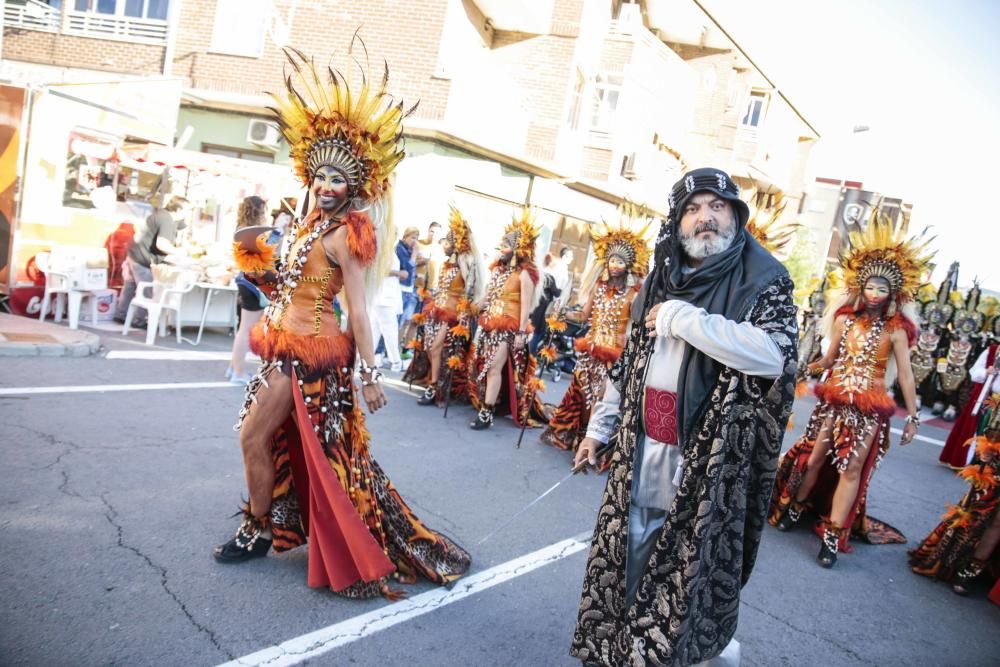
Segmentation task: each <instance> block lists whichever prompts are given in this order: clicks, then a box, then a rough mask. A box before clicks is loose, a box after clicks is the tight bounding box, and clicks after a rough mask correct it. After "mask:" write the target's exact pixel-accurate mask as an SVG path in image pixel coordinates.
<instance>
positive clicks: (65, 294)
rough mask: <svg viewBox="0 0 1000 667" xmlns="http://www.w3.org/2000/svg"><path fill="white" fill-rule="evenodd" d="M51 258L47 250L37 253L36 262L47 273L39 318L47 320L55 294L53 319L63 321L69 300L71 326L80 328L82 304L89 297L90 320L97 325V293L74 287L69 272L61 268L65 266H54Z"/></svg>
mask: <svg viewBox="0 0 1000 667" xmlns="http://www.w3.org/2000/svg"><path fill="white" fill-rule="evenodd" d="M51 260H52V257H51V255H50V253H47V252H40V253H38V254H37V255H35V263H36V264H37V265H38V268H39V269H41V271H42V273H44V274H45V292H44V295H43V296H42V307H41V310H40V311H39V313H38V319H39V320H40V321H44V320H45V315H46V314H47V313H48V312H49V306H50V305H53V304H52V295H55V297H56V299H55V304H54V306H53V308H52V319H53V320H54V321H56V322H62V314H63V309H64V308H65V307H66V302H67V301H69V313H68V316H69V328H70V329H78V328H80V306H81V305H82V304H83V300H84V299H89V300H90V322H91V324H93V325H95V326H96V324H97V295H96V294H94V292H92V291H91V290H80V289H74V288H73V281H72V279H71V278H70V275H69V273H67V272H66V271H65V270H63V271H60V270H59V269H61V268H63V267H55V266H53V262H52V261H51Z"/></svg>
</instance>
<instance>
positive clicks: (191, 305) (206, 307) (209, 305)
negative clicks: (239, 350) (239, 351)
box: [180, 282, 238, 345]
mask: <svg viewBox="0 0 1000 667" xmlns="http://www.w3.org/2000/svg"><path fill="white" fill-rule="evenodd" d="M180 319H181V322H182V323H183V322H188V323H194V322H198V337H197V338H195V339H194V340H193V341H190V342H191V344H192V345H199V344H200V343H201V336H202V334H203V333H204V331H205V327H206V326H210V327H211V326H223V327H231V328H232V330H233V335H234V336H235V335H236V326H237V323H238V321H237V318H236V283H235V282H232V283H230V284H229V285H216V284H214V283H195V286H194V289H192V290H191V291H190V292H189V293H188V294H186V295H185V296H184V303H183V305H182V306H181V318H180Z"/></svg>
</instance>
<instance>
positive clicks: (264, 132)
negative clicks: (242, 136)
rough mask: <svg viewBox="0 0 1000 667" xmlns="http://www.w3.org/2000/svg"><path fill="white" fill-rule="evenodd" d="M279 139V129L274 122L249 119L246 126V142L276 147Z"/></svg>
mask: <svg viewBox="0 0 1000 667" xmlns="http://www.w3.org/2000/svg"><path fill="white" fill-rule="evenodd" d="M280 140H281V131H280V130H279V129H278V126H277V125H275V124H274V123H269V122H267V121H266V120H251V121H250V126H249V127H248V128H247V142H248V143H251V144H257V145H258V146H267V147H268V148H277V147H278V142H279V141H280Z"/></svg>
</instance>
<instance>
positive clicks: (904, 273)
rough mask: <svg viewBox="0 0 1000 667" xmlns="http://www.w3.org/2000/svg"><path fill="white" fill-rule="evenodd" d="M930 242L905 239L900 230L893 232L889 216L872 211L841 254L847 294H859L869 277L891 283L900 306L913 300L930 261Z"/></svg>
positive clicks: (852, 235)
mask: <svg viewBox="0 0 1000 667" xmlns="http://www.w3.org/2000/svg"><path fill="white" fill-rule="evenodd" d="M930 241H931V239H917V238H910V239H907V238H905V237H904V232H903V231H902V230H901V229H900V230H894V229H893V225H892V221H891V220H890V219H889V218H888V216H886V215H885V214H883V213H881V212H880V211H878V210H875V211H873V212H872V216H871V218H870V219H869V221H868V224H867V225H866V226H865V229H864V231H860V232H851V235H850V238H849V245H848V247H847V249H846V250H844V251H842V252H841V255H840V266H841V269H842V270H843V273H844V282H845V285H846V287H847V289H848V291H849V292H851V293H853V294H860V293H861V291H862V290H863V289H864V286H865V283H866V282H867V281H868V279H869V278H873V277H881V278H885V279H886V280H887V281H888V282H889V288H890V290H892V295H893V298H894V299H895V300H896V301H897V303H905V302H907V301H911V300H913V299H914V297H915V296H916V294H917V289H918V288H919V287H920V281H921V278H922V276H923V274H924V272H925V271H926V268H927V265H928V264H929V263H930V260H931V256H932V255H931V254H930V253H929V252H928V250H927V246H928V244H929V243H930Z"/></svg>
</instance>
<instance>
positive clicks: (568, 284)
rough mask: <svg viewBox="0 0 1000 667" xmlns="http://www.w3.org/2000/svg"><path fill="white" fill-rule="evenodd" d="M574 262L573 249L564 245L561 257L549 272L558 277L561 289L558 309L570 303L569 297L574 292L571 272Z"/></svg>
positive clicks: (558, 284)
mask: <svg viewBox="0 0 1000 667" xmlns="http://www.w3.org/2000/svg"><path fill="white" fill-rule="evenodd" d="M572 263H573V249H572V248H569V247H566V246H563V249H562V250H560V251H559V259H557V260H556V261H555V262H553V264H552V268H551V269H549V273H551V274H552V277H553V278H555V279H556V288H558V290H559V297H558V298H557V300H556V302H555V308H556V310H562V309H563V308H565V307H566V304H568V303H569V297H570V295H571V294H572V292H573V274H572V273H570V270H569V266H570V264H572Z"/></svg>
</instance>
